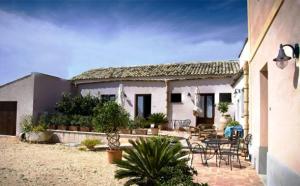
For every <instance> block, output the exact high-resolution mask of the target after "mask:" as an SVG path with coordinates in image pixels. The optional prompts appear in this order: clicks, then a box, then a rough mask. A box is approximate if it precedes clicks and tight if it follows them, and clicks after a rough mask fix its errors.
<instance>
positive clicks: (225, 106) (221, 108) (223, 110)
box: [218, 102, 229, 115]
mask: <svg viewBox="0 0 300 186" xmlns="http://www.w3.org/2000/svg"><path fill="white" fill-rule="evenodd" d="M228 105H229V103H227V102H220V103H219V104H218V111H220V112H221V113H222V114H223V115H224V114H225V113H226V112H227V111H228Z"/></svg>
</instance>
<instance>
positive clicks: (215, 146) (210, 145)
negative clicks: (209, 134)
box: [201, 138, 231, 165]
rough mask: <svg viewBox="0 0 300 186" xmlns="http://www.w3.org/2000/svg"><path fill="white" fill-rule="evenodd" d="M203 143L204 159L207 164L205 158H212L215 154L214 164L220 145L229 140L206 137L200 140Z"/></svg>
mask: <svg viewBox="0 0 300 186" xmlns="http://www.w3.org/2000/svg"><path fill="white" fill-rule="evenodd" d="M201 142H202V143H204V144H205V152H206V153H205V156H204V157H205V161H206V164H207V160H210V159H212V158H213V157H214V156H216V165H218V156H219V151H220V146H221V145H226V144H230V143H231V141H230V140H228V139H224V138H221V139H220V138H208V139H205V140H202V141H201Z"/></svg>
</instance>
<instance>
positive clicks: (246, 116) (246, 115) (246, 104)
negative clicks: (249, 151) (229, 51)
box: [244, 61, 249, 135]
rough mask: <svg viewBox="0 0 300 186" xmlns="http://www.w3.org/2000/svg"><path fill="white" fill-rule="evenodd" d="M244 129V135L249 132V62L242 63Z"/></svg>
mask: <svg viewBox="0 0 300 186" xmlns="http://www.w3.org/2000/svg"><path fill="white" fill-rule="evenodd" d="M244 121H245V126H244V131H245V135H247V134H248V133H249V63H248V61H246V62H245V64H244Z"/></svg>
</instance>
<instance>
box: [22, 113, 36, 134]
mask: <svg viewBox="0 0 300 186" xmlns="http://www.w3.org/2000/svg"><path fill="white" fill-rule="evenodd" d="M33 127H34V125H33V117H32V116H31V115H25V116H24V117H23V118H22V121H21V128H22V131H23V132H31V131H32V129H33Z"/></svg>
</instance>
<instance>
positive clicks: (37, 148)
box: [0, 138, 124, 186]
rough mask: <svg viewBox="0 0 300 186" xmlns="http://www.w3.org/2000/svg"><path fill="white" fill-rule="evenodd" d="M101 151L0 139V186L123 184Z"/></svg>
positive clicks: (114, 168)
mask: <svg viewBox="0 0 300 186" xmlns="http://www.w3.org/2000/svg"><path fill="white" fill-rule="evenodd" d="M115 170H116V166H115V165H111V164H109V163H108V162H107V155H106V152H105V151H100V152H99V151H98V152H90V151H86V152H85V151H79V150H78V149H77V148H75V147H66V146H64V145H61V144H55V145H48V144H28V143H22V142H18V143H16V142H9V141H5V140H1V138H0V185H1V186H2V185H5V186H7V185H13V186H18V185H39V186H41V185H80V186H81V185H104V186H105V185H123V183H124V180H117V179H114V171H115Z"/></svg>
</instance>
